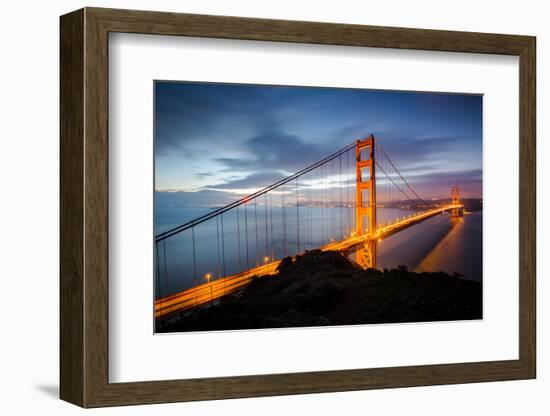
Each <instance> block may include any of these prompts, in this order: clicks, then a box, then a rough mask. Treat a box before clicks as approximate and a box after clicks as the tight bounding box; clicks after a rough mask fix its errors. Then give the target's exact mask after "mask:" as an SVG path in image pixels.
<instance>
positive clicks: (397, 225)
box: [155, 204, 463, 319]
mask: <svg viewBox="0 0 550 416" xmlns="http://www.w3.org/2000/svg"><path fill="white" fill-rule="evenodd" d="M459 208H463V205H462V204H458V205H444V206H441V207H437V208H433V209H430V210H427V211H421V212H419V213H416V214H413V215H411V216H408V217H405V218H401V219H399V220H397V221H395V222H393V223H391V224H388V225H385V226H382V227H380V228H378V229H377V231H376V232H375V233H374V234H372V235H371V234H370V233H368V234H363V235H360V236H357V235H352V236H350V237H348V238H346V239H344V240H341V241H335V242H332V243H329V244H326V245H324V246H322V247H320V249H321V250H322V251H342V252H348V253H349V252H353V251H354V249H356V248H357V247H358V246H360V245H361V244H364V243H365V242H366V241H368V240H370V239H376V240H379V239H383V238H387V237H389V236H391V235H393V234H396V233H398V232H400V231H403V230H405V229H407V228H409V227H411V226H413V225H415V224H418V223H420V222H422V221H425V220H427V219H428V218H432V217H434V216H436V215H439V214H441V213H443V212H446V211H451V210H453V209H459ZM280 262H281V261H280V260H275V261H273V262H270V263H267V264H264V265H261V266H258V267H255V268H252V269H250V270H247V271H244V272H241V273H237V274H235V275H232V276H227V277H224V278H221V279H217V280H215V281H213V282H207V283H203V284H201V285H197V286H194V287H192V288H190V289H186V290H184V291H182V292H179V293H176V294H174V295H170V296H167V297H164V298H161V299H159V300H157V301H156V302H155V318H157V319H167V318H170V317H171V316H173V315H175V314H177V313H179V312H182V311H185V310H189V309H192V308H195V307H197V306H201V305H205V304H208V303H210V302H212V301H213V300H215V299H219V298H221V297H222V296H224V295H226V294H229V293H232V292H235V291H237V290H239V289H240V288H242V287H244V286H246V285H247V284H248V283H250V281H251V280H252V279H253V278H255V277H262V276H271V275H274V274H276V273H277V267H278V266H279V264H280Z"/></svg>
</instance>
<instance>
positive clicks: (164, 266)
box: [151, 80, 483, 333]
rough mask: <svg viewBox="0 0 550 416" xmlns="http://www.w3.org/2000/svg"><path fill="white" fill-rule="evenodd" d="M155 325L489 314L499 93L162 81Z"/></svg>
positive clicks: (295, 323) (172, 328)
mask: <svg viewBox="0 0 550 416" xmlns="http://www.w3.org/2000/svg"><path fill="white" fill-rule="evenodd" d="M153 91H154V94H153V96H154V104H153V109H152V111H153V112H154V118H153V120H154V132H153V134H154V149H153V155H154V189H152V190H151V191H152V192H153V194H154V209H153V212H154V214H153V215H154V230H153V234H152V241H151V247H152V250H153V251H154V253H153V254H154V259H155V261H154V270H151V279H153V286H154V299H153V314H154V318H153V319H154V321H155V325H154V328H155V333H178V332H190V331H229V330H252V329H254V330H261V329H274V328H297V327H323V326H345V325H372V324H401V323H411V322H441V321H465V320H481V319H483V286H482V285H483V95H482V94H465V93H454V92H452V91H451V92H448V91H445V92H441V91H399V90H375V89H359V88H336V87H326V86H300V85H292V86H291V85H256V84H231V83H218V82H197V81H172V80H155V81H154V83H153Z"/></svg>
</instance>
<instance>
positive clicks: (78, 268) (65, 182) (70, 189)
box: [59, 10, 85, 406]
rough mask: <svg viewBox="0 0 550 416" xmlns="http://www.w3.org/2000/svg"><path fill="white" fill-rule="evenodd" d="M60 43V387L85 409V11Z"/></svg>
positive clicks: (70, 20) (66, 23) (67, 23)
mask: <svg viewBox="0 0 550 416" xmlns="http://www.w3.org/2000/svg"><path fill="white" fill-rule="evenodd" d="M60 29H61V37H60V38H61V39H60V40H61V44H60V48H61V50H60V86H61V89H60V97H59V101H60V117H61V120H60V149H61V153H60V184H59V186H60V201H59V202H60V204H59V205H60V221H59V222H60V250H59V252H60V388H59V394H60V396H61V398H62V399H63V400H67V401H70V402H71V403H75V404H78V405H81V406H82V405H83V404H84V391H83V385H84V384H83V377H84V373H85V367H84V360H83V355H82V352H83V350H84V314H83V304H84V287H83V281H84V280H83V278H84V273H83V256H84V228H83V221H84V210H83V209H82V203H83V199H84V183H83V180H82V179H83V172H84V157H83V152H82V149H83V139H84V107H83V106H84V77H83V74H84V12H83V11H82V10H80V11H78V12H75V13H73V14H71V15H68V16H66V17H65V18H63V19H61V24H60Z"/></svg>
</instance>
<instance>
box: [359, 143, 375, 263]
mask: <svg viewBox="0 0 550 416" xmlns="http://www.w3.org/2000/svg"><path fill="white" fill-rule="evenodd" d="M355 161H356V163H355V166H356V177H357V179H356V199H355V206H356V208H355V224H356V229H355V233H356V235H358V236H361V235H365V234H371V235H374V233H375V232H376V176H375V160H374V136H373V135H372V134H371V135H370V136H369V137H368V138H366V139H364V140H357V142H356V146H355ZM356 255H357V263H358V264H360V265H361V266H363V267H364V268H366V269H367V268H369V267H371V268H376V239H375V238H369V239H368V240H367V242H366V243H365V246H364V247H363V248H362V249H360V250H358V251H357V253H356Z"/></svg>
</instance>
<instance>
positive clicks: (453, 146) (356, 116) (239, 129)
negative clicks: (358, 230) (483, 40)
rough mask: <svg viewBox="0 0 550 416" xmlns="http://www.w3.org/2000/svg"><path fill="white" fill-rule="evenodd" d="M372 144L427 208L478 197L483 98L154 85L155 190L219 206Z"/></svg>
mask: <svg viewBox="0 0 550 416" xmlns="http://www.w3.org/2000/svg"><path fill="white" fill-rule="evenodd" d="M369 134H374V135H375V137H376V140H377V143H378V144H379V145H382V147H383V149H384V151H385V152H386V153H387V154H388V155H389V156H390V157H391V158H392V160H393V161H394V162H395V164H396V165H397V166H398V167H399V169H400V170H401V172H402V173H403V175H404V176H405V177H406V178H407V179H408V180H409V182H410V183H411V185H412V186H413V187H414V188H415V189H416V190H417V191H418V193H419V194H420V195H421V196H422V197H423V198H425V199H428V198H445V197H448V195H449V189H450V186H451V185H452V184H455V183H457V184H459V185H460V187H461V190H462V195H463V196H464V197H481V169H482V97H481V96H480V95H462V94H441V93H418V92H396V91H375V90H360V89H335V88H308V87H281V86H257V85H241V84H218V83H185V82H156V83H155V170H156V171H155V175H156V176H155V179H156V181H155V188H156V190H157V191H172V192H173V191H179V192H180V196H181V198H183V200H185V201H187V202H188V203H189V204H190V205H212V204H214V205H219V204H224V203H228V202H230V201H231V200H233V199H235V198H236V197H238V196H243V195H246V194H248V193H250V192H253V191H255V190H257V189H259V188H261V187H264V186H266V185H269V184H271V183H273V182H275V181H276V180H278V179H281V178H282V177H284V176H288V175H290V174H292V173H294V172H296V171H298V170H300V169H302V168H303V167H305V166H307V165H309V164H311V163H313V162H315V161H317V160H319V159H321V158H323V157H325V156H327V155H329V154H331V153H334V152H335V151H337V150H338V149H340V148H342V147H344V146H345V145H347V144H349V143H352V142H353V141H354V140H355V139H357V138H361V137H366V136H368V135H369Z"/></svg>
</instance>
